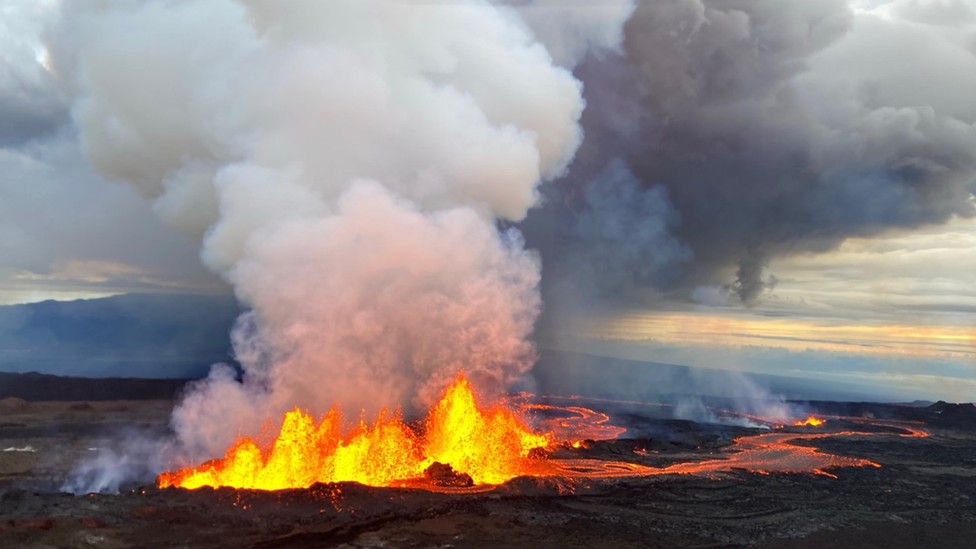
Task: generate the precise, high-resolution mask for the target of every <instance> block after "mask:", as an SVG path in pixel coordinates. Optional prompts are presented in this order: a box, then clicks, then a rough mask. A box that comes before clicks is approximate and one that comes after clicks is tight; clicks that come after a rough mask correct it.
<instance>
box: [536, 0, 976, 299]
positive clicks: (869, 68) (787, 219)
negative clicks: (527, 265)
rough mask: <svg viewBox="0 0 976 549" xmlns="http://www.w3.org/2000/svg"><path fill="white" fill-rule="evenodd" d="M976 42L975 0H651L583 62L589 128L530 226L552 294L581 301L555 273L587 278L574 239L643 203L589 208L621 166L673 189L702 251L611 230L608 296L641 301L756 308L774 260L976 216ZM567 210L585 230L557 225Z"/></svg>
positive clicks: (663, 192) (663, 211)
mask: <svg viewBox="0 0 976 549" xmlns="http://www.w3.org/2000/svg"><path fill="white" fill-rule="evenodd" d="M974 44H976V5H974V4H973V3H972V2H971V1H964V0H958V1H938V2H926V1H924V0H895V1H893V2H883V1H880V2H847V1H845V0H824V1H818V2H809V1H806V0H783V1H776V2H769V1H763V0H731V1H729V0H661V1H655V2H641V3H639V4H638V6H637V8H636V11H635V12H634V14H633V16H632V17H631V18H630V20H629V21H628V22H627V25H626V27H625V40H624V45H623V50H624V54H625V55H621V56H614V55H607V56H603V57H593V56H591V57H590V58H587V59H586V60H584V61H583V62H582V63H581V64H580V65H579V66H578V67H577V69H576V71H575V73H576V75H577V77H579V78H580V79H581V80H582V81H583V82H584V85H585V89H586V99H587V109H586V112H585V113H584V115H583V127H584V130H585V133H586V136H587V138H586V140H585V142H584V143H583V146H582V147H581V149H580V151H579V154H578V155H577V160H576V162H575V163H574V166H573V172H572V173H571V174H570V176H569V177H568V178H566V180H565V181H560V182H558V183H557V184H556V185H553V186H550V187H548V188H547V189H546V190H545V191H544V192H545V193H546V195H547V201H546V206H545V208H544V209H543V210H542V211H538V212H533V213H532V214H531V215H530V217H529V220H528V221H527V224H526V236H527V240H528V242H529V245H530V246H533V247H538V248H539V249H540V250H541V251H542V254H543V261H544V264H545V265H546V277H545V281H544V282H545V283H546V284H547V285H550V283H551V287H549V288H547V289H546V292H547V293H546V302H547V304H548V303H550V301H552V302H557V301H559V300H567V299H573V298H574V296H575V295H576V294H574V293H573V292H559V291H558V290H559V286H558V284H560V283H561V282H558V281H563V280H565V279H566V278H571V279H580V277H578V276H577V274H576V273H577V272H578V269H577V265H576V263H575V262H573V261H566V260H565V258H566V257H569V255H570V254H566V253H564V251H565V250H567V249H570V250H573V249H575V250H586V249H589V248H590V247H591V246H592V239H591V237H590V236H589V232H588V231H587V230H585V227H592V226H594V222H593V219H592V215H594V214H596V213H599V214H600V215H602V216H603V217H604V218H605V219H606V221H604V222H602V223H603V224H607V223H611V222H613V220H614V219H617V218H618V216H623V217H624V218H627V217H629V216H631V215H632V213H633V211H634V208H635V206H634V202H633V201H627V202H625V203H622V204H621V205H620V207H619V208H618V209H615V210H605V209H604V210H599V209H597V210H594V209H592V205H591V203H590V198H589V194H590V191H589V189H596V188H600V187H602V186H604V185H605V184H606V183H605V180H606V177H605V175H601V174H602V173H603V172H604V170H606V169H607V166H609V165H611V164H613V163H618V162H620V161H621V160H623V161H625V162H626V163H627V164H628V165H629V167H630V169H631V171H632V173H633V175H634V177H635V178H636V180H638V181H640V188H641V189H642V190H643V191H644V192H647V193H650V194H652V195H660V196H666V197H667V199H668V202H667V204H668V206H669V207H668V208H656V209H650V210H648V212H647V214H646V215H647V216H648V217H658V218H659V220H658V221H657V223H658V225H660V226H664V227H667V229H668V230H669V231H670V234H671V235H672V236H673V238H674V239H675V240H676V241H677V242H678V243H680V244H681V245H683V246H686V247H687V251H688V253H687V254H675V253H673V250H674V249H676V248H675V247H673V246H669V247H666V248H665V249H664V250H661V249H659V248H656V247H653V246H650V247H647V248H646V253H642V254H637V255H635V254H634V253H633V248H632V246H631V244H632V242H631V238H632V237H633V236H634V235H635V234H636V233H624V234H621V236H620V237H619V238H618V239H616V240H615V241H613V242H611V241H609V240H607V241H605V242H604V245H603V246H602V248H601V249H603V250H605V253H607V254H615V258H614V259H612V260H606V261H604V262H603V263H602V265H605V266H606V267H607V269H608V270H609V269H611V268H612V269H613V270H614V272H607V273H605V274H604V278H603V280H604V282H609V281H616V283H614V284H612V285H606V287H605V288H603V297H604V298H610V299H618V300H622V301H626V302H629V303H631V304H633V303H635V302H641V301H643V302H645V303H646V302H648V301H652V300H653V299H656V298H658V297H660V295H661V294H662V293H666V294H667V295H668V296H670V297H673V298H676V299H679V300H688V299H689V298H690V297H691V295H692V293H694V291H695V289H696V288H702V289H700V290H699V291H698V292H697V294H698V297H699V298H702V297H703V296H704V295H705V294H709V297H710V298H721V296H720V295H717V292H716V290H721V293H724V294H726V295H727V296H728V297H731V298H733V299H734V300H736V301H741V302H744V303H746V304H751V303H754V302H756V300H758V299H760V298H761V297H762V296H763V295H764V294H767V293H768V292H769V291H770V290H771V289H772V288H773V287H774V286H775V282H776V281H775V278H774V277H772V276H771V274H770V273H768V272H767V269H766V266H767V264H768V263H769V261H770V259H772V258H774V257H777V256H781V255H784V254H798V253H820V252H824V251H828V250H831V249H833V248H834V247H836V246H837V245H838V244H839V243H841V242H842V241H843V240H844V239H845V238H847V237H852V236H870V235H873V234H878V233H880V232H882V231H884V230H887V229H890V228H911V227H917V226H921V225H924V224H937V223H943V222H945V221H947V220H948V219H950V218H951V217H952V216H965V217H971V216H973V215H974V214H976V207H974V204H976V203H974V199H973V193H974V191H976V125H974V122H976V103H974V102H973V101H972V99H971V98H970V97H969V95H970V94H969V93H968V92H967V91H966V90H969V89H972V86H973V85H976V47H974ZM624 185H630V183H629V182H625V183H624ZM581 212H583V213H582V214H581ZM585 212H592V213H590V214H585ZM553 219H556V220H559V221H558V223H555V224H563V225H566V224H569V225H576V226H577V227H578V228H579V230H577V231H566V230H564V231H551V230H549V231H547V230H546V228H547V227H549V226H551V225H553V224H554V222H552V220H553ZM646 223H654V221H647V222H646ZM596 225H599V223H597V224H596ZM604 234H607V233H604ZM658 240H659V241H662V242H663V241H664V240H663V239H661V238H659V239H658ZM667 262H670V265H669V266H668V267H667V268H665V269H662V268H661V266H662V265H663V264H665V263H667ZM649 270H658V271H661V272H665V271H666V272H671V273H679V274H672V276H668V277H662V276H648V275H647V273H648V271H649ZM773 274H774V273H773ZM582 276H583V277H587V276H588V275H587V274H586V273H582ZM584 285H586V284H584ZM635 288H637V290H635ZM640 288H644V290H643V292H642V291H640ZM549 292H552V293H551V294H550V293H549ZM551 296H552V297H554V299H552V300H550V299H549V298H550V297H551Z"/></svg>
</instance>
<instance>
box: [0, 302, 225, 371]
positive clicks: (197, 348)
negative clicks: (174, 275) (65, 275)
mask: <svg viewBox="0 0 976 549" xmlns="http://www.w3.org/2000/svg"><path fill="white" fill-rule="evenodd" d="M240 310H241V309H240V306H239V305H238V304H237V302H236V300H235V299H234V298H233V297H232V296H211V295H167V294H127V295H120V296H114V297H107V298H102V299H88V300H77V301H44V302H40V303H29V304H24V305H9V306H2V307H0V371H7V372H29V371H38V372H43V373H50V374H59V375H68V376H85V377H118V376H123V377H153V378H167V377H168V378H192V377H200V376H202V375H205V374H206V371H207V369H208V368H209V366H210V365H211V364H213V363H214V362H227V361H230V360H231V353H230V350H231V345H230V336H229V334H230V329H231V327H232V326H233V323H234V320H235V319H236V318H237V316H238V314H239V313H240Z"/></svg>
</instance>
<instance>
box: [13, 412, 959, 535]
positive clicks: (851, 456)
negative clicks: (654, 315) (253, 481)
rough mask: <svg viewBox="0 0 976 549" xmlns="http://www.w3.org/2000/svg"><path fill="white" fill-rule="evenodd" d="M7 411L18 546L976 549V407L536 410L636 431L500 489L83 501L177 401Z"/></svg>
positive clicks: (540, 460) (326, 489) (569, 445)
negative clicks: (783, 421) (108, 457)
mask: <svg viewBox="0 0 976 549" xmlns="http://www.w3.org/2000/svg"><path fill="white" fill-rule="evenodd" d="M2 404H3V415H2V420H0V450H3V451H2V452H0V546H3V547H24V548H41V547H66V548H76V547H77V548H82V547H86V548H87V547H106V548H114V547H187V546H192V547H228V546H233V547H244V548H246V547H255V548H257V547H264V548H271V547H281V548H287V547H498V546H506V547H532V548H534V549H535V548H543V547H600V546H615V547H668V548H675V547H740V546H742V547H745V546H758V547H818V548H819V549H829V548H831V547H852V548H853V547H858V548H860V547H918V546H927V545H929V544H932V545H934V544H936V542H938V544H939V545H941V546H946V547H950V546H965V545H966V543H968V540H970V539H972V536H973V535H976V457H974V456H976V417H974V416H976V412H974V411H973V410H971V409H972V407H971V406H969V407H968V408H967V407H966V406H953V405H943V404H937V405H934V406H932V407H928V408H922V407H905V406H891V405H874V404H872V405H857V404H840V403H832V404H826V403H821V404H818V405H816V408H817V410H816V412H817V415H816V416H815V417H817V418H819V419H825V420H826V421H825V423H823V424H820V425H809V424H804V425H784V426H780V427H778V428H775V429H772V430H769V429H759V428H749V427H734V426H729V425H716V424H699V423H693V422H689V421H681V420H675V419H668V418H666V417H660V416H661V414H654V413H650V412H648V411H646V410H641V409H640V408H634V407H631V408H628V409H627V410H626V411H621V410H620V409H619V408H618V409H615V408H614V407H613V406H611V405H609V404H607V403H604V404H603V405H602V406H603V407H602V408H601V403H599V402H581V401H578V400H571V399H567V400H563V401H560V400H558V399H551V400H548V401H547V403H546V404H539V405H537V406H535V408H536V409H535V410H534V412H535V413H537V414H540V416H541V417H542V418H543V419H544V420H545V421H546V422H547V424H548V425H549V426H550V427H553V429H551V430H552V431H553V432H554V433H556V434H557V435H558V434H559V430H558V427H559V425H561V424H562V425H564V426H567V427H565V428H567V429H569V428H570V427H572V428H573V429H577V430H578V429H580V428H581V427H582V426H584V425H585V426H588V428H590V429H591V433H594V434H597V433H603V434H608V433H609V434H610V435H611V436H612V435H613V434H615V432H614V431H613V429H615V428H616V429H619V428H626V429H627V431H626V432H624V433H623V434H621V436H620V438H618V439H615V440H580V441H569V440H565V437H561V438H562V439H564V440H561V441H560V442H558V443H555V444H553V445H551V446H550V447H549V448H547V449H546V450H545V451H538V452H533V453H532V455H531V457H530V459H531V460H533V461H531V463H530V464H531V465H532V466H533V467H536V468H537V470H538V471H544V472H545V474H544V475H541V476H519V477H515V478H513V479H511V480H508V481H507V482H504V483H501V484H497V485H490V484H475V485H474V486H468V487H465V486H453V487H452V486H449V485H448V486H445V485H444V483H443V479H438V478H436V477H431V478H428V479H426V480H424V479H422V480H420V481H418V482H416V483H414V484H411V485H409V486H408V487H370V486H364V485H362V484H359V483H353V482H339V483H314V484H312V485H311V486H310V487H308V488H300V489H289V490H280V491H262V490H247V489H233V488H228V487H224V488H218V489H213V488H209V487H204V488H200V489H197V490H185V489H179V488H167V489H160V488H158V487H157V486H156V485H155V483H153V482H147V483H146V484H145V485H133V486H125V487H123V489H122V490H121V493H120V494H118V495H104V494H93V495H82V496H75V495H70V494H65V493H61V492H60V491H59V489H60V488H61V487H62V484H63V482H64V479H65V478H66V477H67V475H68V473H69V470H70V468H71V467H72V465H73V464H74V463H76V462H77V461H78V459H79V458H81V457H83V456H85V455H86V454H89V453H97V452H99V451H105V450H106V449H110V448H111V447H112V446H113V445H117V444H118V442H117V439H116V438H115V437H116V436H117V433H119V432H125V430H130V432H139V433H143V434H146V433H157V434H158V435H159V436H163V435H165V425H166V421H167V418H168V412H169V408H170V406H171V403H170V402H166V401H141V402H139V401H127V402H121V401H116V402H92V403H79V402H59V403H54V402H23V401H16V400H6V401H3V402H2ZM573 407H575V408H576V411H575V412H574V411H573V410H572V408H573ZM547 410H548V411H547ZM584 410H585V411H584ZM587 414H590V415H587ZM799 419H804V420H805V419H806V418H799ZM614 426H619V427H614ZM557 438H560V437H557ZM425 482H426V483H428V484H427V485H425V484H424V483H425ZM448 484H449V483H448ZM909 541H910V543H911V544H910V545H905V543H908V542H909ZM899 544H901V545H899Z"/></svg>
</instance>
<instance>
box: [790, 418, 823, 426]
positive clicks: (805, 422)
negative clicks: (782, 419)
mask: <svg viewBox="0 0 976 549" xmlns="http://www.w3.org/2000/svg"><path fill="white" fill-rule="evenodd" d="M826 422H827V420H825V419H820V418H818V417H816V416H807V418H806V419H801V420H799V421H794V422H793V425H795V426H797V427H803V426H806V427H820V426H821V425H823V424H824V423H826Z"/></svg>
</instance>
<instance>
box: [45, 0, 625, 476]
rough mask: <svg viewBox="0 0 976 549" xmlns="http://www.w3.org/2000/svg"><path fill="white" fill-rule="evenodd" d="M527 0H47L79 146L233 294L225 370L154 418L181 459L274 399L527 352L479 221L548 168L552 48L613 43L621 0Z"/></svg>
mask: <svg viewBox="0 0 976 549" xmlns="http://www.w3.org/2000/svg"><path fill="white" fill-rule="evenodd" d="M548 4H550V3H549V2H545V1H539V2H531V3H524V2H522V3H517V4H516V5H496V4H492V3H489V2H485V1H481V0H460V1H452V2H449V3H439V2H423V3H414V2H397V1H392V0H389V1H383V0H379V1H366V0H330V1H329V2H321V1H318V0H314V1H313V0H296V1H291V2H275V3H267V2H257V1H249V0H241V1H233V0H193V1H176V2H173V1H165V2H164V1H148V2H143V3H139V4H133V3H129V2H91V3H81V2H77V3H76V2H71V3H66V4H65V6H64V9H63V13H62V17H61V27H60V28H58V29H56V32H53V33H51V37H52V42H53V43H52V51H53V53H54V55H53V62H54V69H55V70H56V71H57V72H58V74H59V75H60V76H61V78H62V80H63V81H64V82H65V83H66V86H67V87H68V88H69V89H70V90H71V93H72V94H73V96H74V104H73V111H72V112H73V116H74V119H75V122H76V124H77V126H78V128H79V131H80V138H81V141H82V145H83V148H84V150H85V153H86V155H87V156H88V158H89V159H90V161H91V162H92V164H93V165H94V166H95V167H96V168H97V169H98V170H99V171H100V172H101V173H102V174H104V175H105V176H107V177H109V178H111V179H113V180H117V181H122V182H125V183H128V184H130V185H132V186H134V187H135V188H136V189H137V190H139V191H140V192H141V193H142V194H144V195H145V196H146V197H148V198H149V199H151V200H152V201H153V203H154V208H155V211H156V212H157V213H158V214H159V215H160V216H161V217H162V218H163V219H164V220H166V221H167V222H169V223H171V224H173V225H175V226H177V227H179V228H180V229H182V230H183V231H184V232H185V233H186V234H188V235H190V236H193V237H197V238H200V239H201V242H202V251H201V257H202V259H203V261H204V263H205V264H206V265H207V266H208V267H210V268H211V269H212V270H214V271H215V272H217V273H219V274H220V275H222V276H223V277H224V278H225V279H226V280H228V281H229V282H231V283H232V284H233V286H234V288H235V291H236V294H237V296H238V298H239V299H240V300H241V301H242V302H243V303H245V304H246V305H249V306H250V307H251V308H252V310H251V311H250V312H249V313H247V314H245V315H244V316H242V317H241V318H240V319H239V320H238V323H237V327H236V328H235V331H234V334H233V339H234V349H235V354H236V358H237V359H238V360H239V361H240V363H241V364H242V366H243V368H244V371H245V375H244V378H243V380H242V381H238V380H236V379H235V375H234V372H233V371H232V370H230V369H229V368H226V367H220V366H218V367H215V368H214V370H213V372H212V374H211V376H210V378H209V379H208V380H206V381H205V382H203V383H201V384H198V385H197V386H196V387H195V388H193V389H192V390H191V391H190V392H189V394H188V395H186V397H185V398H184V400H183V401H182V403H181V404H180V405H179V406H178V408H177V410H176V411H175V413H174V419H173V426H174V428H175V430H176V432H177V435H178V438H179V439H180V441H181V442H182V443H183V445H184V447H185V450H186V451H187V452H188V455H189V456H190V457H196V458H202V457H212V456H213V455H214V454H215V453H218V452H221V451H223V449H224V448H226V446H227V445H228V444H229V443H230V442H232V439H233V437H235V436H236V435H237V433H238V432H239V429H243V430H245V431H250V430H253V429H256V428H257V427H258V426H259V424H260V422H261V421H262V420H264V419H266V418H267V417H269V416H272V417H273V416H275V415H276V414H278V413H280V412H282V411H283V410H284V409H286V408H290V407H294V406H302V407H305V408H308V409H310V410H312V411H314V412H323V411H324V410H325V409H327V408H329V407H330V406H332V405H333V404H339V405H341V406H342V407H343V408H344V409H345V410H346V411H347V413H350V414H352V415H353V416H355V415H358V413H359V411H360V410H366V411H367V413H371V412H373V411H375V410H376V409H377V408H378V407H381V406H398V405H399V406H403V407H405V408H406V409H407V410H408V411H409V410H410V409H412V407H418V406H423V405H426V404H428V403H429V402H430V401H431V400H432V399H433V398H435V397H436V395H437V393H438V392H439V391H440V390H441V389H442V388H443V387H444V386H445V385H446V384H447V382H448V381H449V380H450V379H451V378H452V377H453V376H454V375H455V374H456V372H457V371H458V370H459V369H462V368H463V369H464V370H465V372H466V373H467V375H469V377H471V378H472V379H473V380H474V382H475V383H476V384H478V385H479V386H480V388H481V389H482V390H483V391H487V392H490V391H498V390H501V389H503V388H504V387H505V386H507V385H508V384H509V383H511V382H512V381H513V380H515V379H517V378H518V377H520V376H521V375H522V374H523V373H525V372H526V371H527V370H528V369H529V368H530V367H531V366H532V364H533V362H534V360H535V350H534V348H533V345H532V344H531V343H530V340H529V336H530V335H531V333H532V330H533V326H534V323H535V319H536V317H537V316H538V314H539V311H540V307H541V301H540V297H539V292H538V285H539V278H540V263H539V260H538V258H537V257H536V255H535V254H534V253H532V252H529V251H526V249H525V248H524V243H523V240H522V237H521V234H520V233H519V232H518V231H517V230H515V229H505V230H500V229H499V228H498V227H497V225H496V224H497V220H502V221H505V222H517V221H519V220H521V219H523V218H524V217H525V216H526V213H527V211H528V210H529V209H530V208H532V207H533V206H534V205H535V204H536V203H537V200H538V196H539V194H538V191H537V188H536V187H537V185H538V184H539V183H540V181H544V180H550V179H553V178H556V177H559V176H562V175H564V174H565V173H566V171H567V167H568V165H569V163H570V161H571V160H572V159H573V156H574V154H575V152H576V150H577V148H578V147H579V145H580V142H581V139H582V132H581V130H580V127H579V119H580V116H581V113H582V111H583V107H584V102H583V99H582V88H581V85H580V83H579V82H578V81H577V80H576V79H575V78H574V77H573V75H572V74H571V73H570V72H569V70H568V69H567V68H565V67H564V66H562V65H565V66H566V67H571V66H572V65H573V64H574V63H575V62H577V61H578V60H580V59H582V58H583V57H584V56H585V54H586V52H587V51H589V50H591V49H606V50H612V49H613V48H615V47H617V46H619V41H620V39H621V37H622V32H621V25H622V24H623V22H624V21H625V20H626V18H627V16H628V15H629V14H630V11H632V8H633V5H632V3H631V2H630V1H615V2H608V3H607V4H606V5H605V6H602V7H600V8H599V9H596V10H592V11H589V10H586V12H585V13H584V14H578V13H577V14H566V13H563V12H562V10H564V9H570V8H571V6H562V7H560V6H549V5H548ZM540 10H542V11H545V12H546V13H548V16H541V15H542V13H541V12H540ZM551 17H555V19H552V18H551ZM563 22H565V25H564V23H563ZM563 31H565V32H563ZM536 33H538V36H539V38H537V37H536ZM540 39H542V40H544V41H545V45H544V44H543V43H541V42H540V41H539V40H540ZM547 46H549V47H550V48H552V51H551V52H550V50H549V49H547ZM553 55H556V56H557V58H556V60H555V61H554V59H553ZM561 64H562V65H561Z"/></svg>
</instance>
